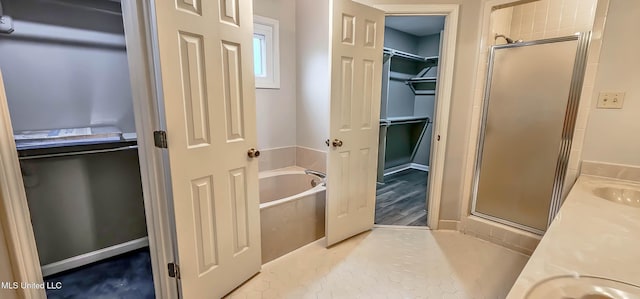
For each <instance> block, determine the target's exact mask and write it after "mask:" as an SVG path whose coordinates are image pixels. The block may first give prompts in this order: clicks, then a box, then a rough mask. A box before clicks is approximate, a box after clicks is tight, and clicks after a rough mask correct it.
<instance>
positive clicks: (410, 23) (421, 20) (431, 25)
mask: <svg viewBox="0 0 640 299" xmlns="http://www.w3.org/2000/svg"><path fill="white" fill-rule="evenodd" d="M385 27H389V28H393V29H395V30H398V31H402V32H405V33H408V34H411V35H415V36H420V37H422V36H425V35H431V34H436V33H439V32H440V30H443V29H444V16H401V17H386V18H385Z"/></svg>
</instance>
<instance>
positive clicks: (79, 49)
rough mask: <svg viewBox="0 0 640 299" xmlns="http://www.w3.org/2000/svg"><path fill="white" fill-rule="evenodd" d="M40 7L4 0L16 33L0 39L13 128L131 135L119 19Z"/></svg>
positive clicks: (52, 5)
mask: <svg viewBox="0 0 640 299" xmlns="http://www.w3.org/2000/svg"><path fill="white" fill-rule="evenodd" d="M41 2H42V1H36V0H20V1H18V0H9V1H7V0H4V1H3V4H5V5H4V7H3V8H4V10H5V13H6V14H7V15H10V16H12V17H13V18H14V20H15V32H13V33H12V34H10V35H5V36H3V37H2V38H0V53H2V55H0V68H2V71H3V74H4V79H5V86H6V92H7V98H8V102H9V109H10V113H11V118H12V124H13V128H14V130H16V131H23V130H38V129H53V128H69V127H83V126H98V125H116V126H118V127H120V129H122V130H123V131H125V132H134V131H135V125H134V118H133V107H132V98H131V88H130V85H129V84H130V83H129V74H128V64H127V56H126V52H125V45H124V35H123V34H124V31H123V30H124V29H123V25H122V18H121V16H119V15H117V14H110V13H100V12H96V11H89V10H86V9H82V8H78V7H75V6H65V5H60V4H57V3H55V2H46V3H41ZM107 4H108V3H107ZM115 8H116V9H117V6H116V7H115ZM71 39H75V40H71ZM91 40H108V41H111V42H109V45H105V44H102V45H96V44H95V43H94V44H92V43H91V42H90V41H91Z"/></svg>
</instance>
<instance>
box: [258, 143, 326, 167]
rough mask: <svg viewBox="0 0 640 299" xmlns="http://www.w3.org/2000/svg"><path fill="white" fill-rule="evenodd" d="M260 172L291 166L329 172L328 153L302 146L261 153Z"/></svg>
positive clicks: (268, 150) (274, 149) (267, 150)
mask: <svg viewBox="0 0 640 299" xmlns="http://www.w3.org/2000/svg"><path fill="white" fill-rule="evenodd" d="M260 153H261V155H260V158H259V159H258V161H259V162H258V163H259V166H258V168H259V171H268V170H274V169H278V168H284V167H289V166H300V167H303V168H306V169H312V170H317V171H322V172H326V171H327V153H326V152H323V151H319V150H315V149H310V148H306V147H301V146H288V147H280V148H273V149H266V150H262V151H260Z"/></svg>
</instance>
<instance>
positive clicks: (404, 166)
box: [384, 163, 429, 176]
mask: <svg viewBox="0 0 640 299" xmlns="http://www.w3.org/2000/svg"><path fill="white" fill-rule="evenodd" d="M407 169H416V170H421V171H426V172H429V166H426V165H422V164H418V163H407V164H402V165H398V166H394V167H391V168H389V169H387V170H385V171H384V175H385V176H386V175H390V174H394V173H398V172H401V171H405V170H407Z"/></svg>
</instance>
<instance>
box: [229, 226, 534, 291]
mask: <svg viewBox="0 0 640 299" xmlns="http://www.w3.org/2000/svg"><path fill="white" fill-rule="evenodd" d="M527 260H528V256H525V255H522V254H520V253H517V252H514V251H511V250H509V249H506V248H503V247H500V246H497V245H494V244H491V243H488V242H486V241H483V240H480V239H476V238H473V237H470V236H467V235H463V234H460V233H458V232H452V231H429V230H416V229H402V228H388V227H385V228H375V229H373V230H372V231H370V232H367V233H363V234H361V235H358V236H356V237H353V238H351V239H349V240H347V241H345V242H342V243H340V244H338V245H335V246H333V247H331V248H329V249H326V248H324V247H323V245H322V243H314V244H311V245H308V246H306V247H303V248H301V249H299V250H297V251H295V252H293V253H291V254H289V255H286V256H284V257H282V258H279V259H277V260H274V261H272V262H270V263H268V264H265V265H264V266H263V267H262V272H261V273H260V274H258V275H256V276H255V277H253V278H252V279H251V280H250V281H248V282H247V283H245V284H244V285H243V286H241V287H240V288H238V289H237V290H235V291H234V292H233V293H232V294H230V295H229V298H296V299H297V298H504V297H505V296H506V294H507V293H508V292H509V289H510V288H511V285H513V282H514V281H515V280H516V278H517V276H518V274H519V273H520V271H521V270H522V268H523V267H524V265H525V263H526V262H527Z"/></svg>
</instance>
